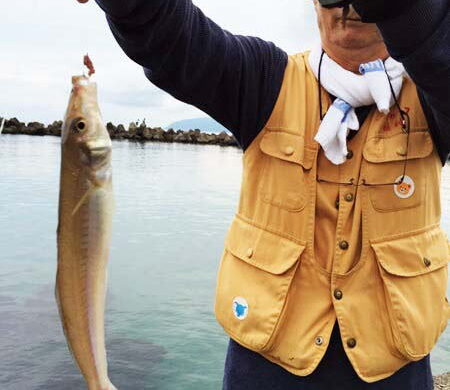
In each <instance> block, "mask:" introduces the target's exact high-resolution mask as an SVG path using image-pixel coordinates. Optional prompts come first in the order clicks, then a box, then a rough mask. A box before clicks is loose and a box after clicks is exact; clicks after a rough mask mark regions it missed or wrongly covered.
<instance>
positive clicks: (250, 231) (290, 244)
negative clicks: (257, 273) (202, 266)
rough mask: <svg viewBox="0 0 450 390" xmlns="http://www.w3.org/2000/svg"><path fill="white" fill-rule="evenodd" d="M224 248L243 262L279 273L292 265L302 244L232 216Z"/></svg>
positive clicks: (296, 259) (302, 246) (299, 253)
mask: <svg viewBox="0 0 450 390" xmlns="http://www.w3.org/2000/svg"><path fill="white" fill-rule="evenodd" d="M226 249H227V250H228V251H230V252H231V253H232V254H233V255H234V256H235V257H238V258H239V259H241V260H242V261H244V262H246V263H247V264H250V265H252V266H254V267H256V268H259V269H261V270H263V271H266V272H269V273H271V274H274V275H281V274H283V273H285V272H286V271H288V270H289V269H291V268H292V267H293V265H294V264H296V262H297V261H298V259H299V258H300V255H301V254H302V252H303V250H304V249H305V246H304V245H302V244H299V243H297V242H294V241H292V240H289V239H287V238H284V237H281V236H279V235H278V234H274V233H271V232H269V231H267V230H264V229H260V228H258V227H256V226H254V225H251V224H249V223H247V222H245V221H243V220H242V219H240V218H238V217H236V218H235V219H234V220H233V222H232V224H231V227H230V229H229V231H228V235H227V238H226Z"/></svg>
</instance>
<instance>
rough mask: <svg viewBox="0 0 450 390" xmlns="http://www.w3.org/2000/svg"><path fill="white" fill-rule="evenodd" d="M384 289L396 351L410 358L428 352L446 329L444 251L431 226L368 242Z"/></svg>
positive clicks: (442, 238)
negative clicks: (422, 230) (392, 237)
mask: <svg viewBox="0 0 450 390" xmlns="http://www.w3.org/2000/svg"><path fill="white" fill-rule="evenodd" d="M372 248H373V250H374V251H375V254H376V258H377V261H378V265H379V269H380V273H381V278H382V281H383V285H384V291H385V297H386V304H387V308H388V313H389V318H390V322H391V328H392V332H393V334H394V343H395V344H396V345H395V347H396V349H397V350H398V351H399V352H400V353H401V354H402V355H403V356H404V357H405V358H407V359H409V360H419V359H421V358H423V357H424V356H426V355H427V354H429V352H430V351H431V349H432V348H433V347H434V345H435V344H436V342H437V340H438V339H439V336H440V335H441V334H442V332H443V331H444V329H445V327H446V325H447V313H446V310H447V308H446V307H447V302H446V290H447V282H448V267H447V263H448V261H449V250H448V242H447V238H446V235H445V233H444V232H443V231H442V230H441V229H440V228H439V227H435V228H432V229H431V230H427V231H424V232H422V233H419V234H414V235H412V236H407V237H402V238H396V239H393V240H387V241H381V242H372Z"/></svg>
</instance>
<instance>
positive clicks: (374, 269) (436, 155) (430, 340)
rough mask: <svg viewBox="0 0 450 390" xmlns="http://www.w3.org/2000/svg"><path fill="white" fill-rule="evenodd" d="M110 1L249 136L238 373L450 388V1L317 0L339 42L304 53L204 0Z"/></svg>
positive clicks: (281, 384) (180, 81) (117, 28)
mask: <svg viewBox="0 0 450 390" xmlns="http://www.w3.org/2000/svg"><path fill="white" fill-rule="evenodd" d="M79 1H80V2H85V0H79ZM97 2H98V4H99V5H100V7H102V9H103V10H104V11H105V12H106V15H107V19H108V22H109V24H110V27H111V29H112V31H113V34H114V36H115V38H116V39H117V41H118V43H119V44H120V45H121V47H122V48H123V50H124V51H125V52H126V54H127V55H128V56H129V57H130V58H132V59H133V60H134V61H136V62H137V63H139V64H140V65H142V66H143V67H144V71H145V74H146V76H147V77H148V79H149V80H150V81H151V82H153V83H154V84H155V85H157V86H158V87H160V88H162V89H164V90H165V91H167V92H169V93H170V94H172V95H173V96H175V97H176V98H178V99H180V100H182V101H184V102H187V103H190V104H193V105H195V106H197V107H198V108H200V109H202V110H203V111H205V112H206V113H208V114H209V115H211V116H212V117H213V118H215V119H216V120H218V121H219V122H221V123H222V124H223V125H225V126H226V127H227V128H228V129H230V130H231V131H232V132H233V134H234V135H235V137H236V139H237V140H238V142H239V144H240V145H241V147H242V148H243V150H244V176H243V183H242V193H241V198H240V204H239V209H238V213H237V215H236V217H235V219H234V220H233V223H232V225H231V227H230V229H229V232H228V236H227V239H226V248H225V250H224V252H223V257H222V261H221V267H220V271H219V276H218V285H217V297H216V316H217V318H218V320H219V322H220V324H221V325H222V326H223V327H224V329H225V330H226V331H227V333H228V334H229V335H230V336H231V338H232V341H230V345H229V349H228V355H227V361H226V367H225V377H224V389H226V390H230V389H231V390H240V389H258V390H265V389H271V390H274V389H283V390H285V389H298V390H312V389H314V390H320V389H345V390H348V389H352V390H353V389H379V390H386V389H389V390H390V389H395V390H401V389H404V390H414V389H415V390H428V389H432V386H433V384H432V377H431V370H430V361H429V352H430V350H431V349H432V347H433V346H434V345H435V343H436V341H437V340H438V338H439V336H440V334H441V333H442V332H443V330H444V328H445V327H446V325H447V320H448V318H449V316H450V308H449V306H448V303H447V301H446V299H445V293H446V287H447V262H448V259H449V252H448V242H447V238H446V235H445V233H444V232H443V231H442V229H441V228H440V227H439V221H440V197H439V184H440V171H441V168H442V165H443V164H445V161H446V159H447V157H448V154H449V151H450V115H449V113H448V111H447V108H448V107H449V104H450V13H449V7H448V0H416V1H413V0H407V1H403V2H396V4H391V3H392V2H388V1H386V0H370V1H369V0H366V1H364V0H358V1H356V2H355V3H354V7H355V9H353V8H351V9H350V11H349V13H348V12H347V8H344V9H342V8H324V7H322V6H321V5H320V4H319V3H318V2H317V1H316V2H315V6H316V11H317V16H318V22H319V27H320V32H321V41H322V44H321V46H318V47H316V48H315V49H314V50H312V51H311V53H304V54H303V53H302V54H298V55H295V56H288V55H287V54H286V53H284V52H283V51H282V50H281V49H279V48H277V47H276V46H275V45H273V44H272V43H270V42H265V41H262V40H260V39H258V38H254V37H244V36H237V35H232V34H230V33H229V32H227V31H225V30H222V29H221V28H220V27H219V26H217V25H216V24H215V23H214V22H212V21H211V20H210V19H208V18H207V17H205V16H204V15H203V13H202V12H201V11H200V10H199V9H198V8H197V7H195V6H194V5H193V4H192V2H191V1H190V0H130V1H127V2H124V1H119V0H97ZM274 6H276V4H274ZM347 13H348V14H347ZM346 14H347V15H346ZM361 16H362V19H363V21H364V22H376V23H377V24H373V23H363V21H362V20H361ZM386 44H387V46H386ZM388 49H389V51H390V53H391V55H393V56H394V57H395V58H396V59H397V60H399V61H401V62H402V63H403V65H404V67H405V68H406V71H407V72H408V74H406V71H405V69H404V68H403V66H402V65H401V64H400V63H399V62H396V61H395V60H394V59H392V58H389V54H388ZM411 79H412V80H413V81H414V83H415V84H414V83H413V81H412V80H411Z"/></svg>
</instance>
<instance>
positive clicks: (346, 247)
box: [339, 241, 350, 251]
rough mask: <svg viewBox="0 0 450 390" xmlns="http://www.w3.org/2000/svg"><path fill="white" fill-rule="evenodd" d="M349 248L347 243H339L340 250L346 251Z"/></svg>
mask: <svg viewBox="0 0 450 390" xmlns="http://www.w3.org/2000/svg"><path fill="white" fill-rule="evenodd" d="M349 246H350V245H349V243H348V242H347V241H341V242H340V243H339V248H341V249H342V250H344V251H345V250H347V249H348V247H349Z"/></svg>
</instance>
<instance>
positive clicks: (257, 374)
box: [223, 325, 433, 390]
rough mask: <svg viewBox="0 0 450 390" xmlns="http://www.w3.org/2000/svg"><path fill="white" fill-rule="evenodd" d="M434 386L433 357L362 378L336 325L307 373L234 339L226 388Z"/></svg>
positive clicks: (415, 389) (393, 389) (390, 389)
mask: <svg viewBox="0 0 450 390" xmlns="http://www.w3.org/2000/svg"><path fill="white" fill-rule="evenodd" d="M253 389H254V390H433V377H432V375H431V366H430V357H429V356H427V357H425V358H424V359H422V360H420V361H418V362H412V363H409V364H408V365H406V366H404V367H403V368H401V369H400V370H399V371H397V372H396V373H395V374H394V375H392V376H390V377H389V378H386V379H383V380H381V381H378V382H375V383H366V382H364V381H363V380H361V379H360V378H359V377H358V376H357V374H356V372H355V371H354V369H353V367H352V366H351V364H350V361H349V360H348V358H347V355H346V354H345V351H344V348H343V346H342V342H341V339H340V336H339V328H338V326H337V325H335V327H334V329H333V333H332V337H331V340H330V345H329V346H328V349H327V352H326V354H325V356H324V357H323V359H322V361H321V362H320V364H319V366H318V367H317V368H316V370H315V371H314V372H313V373H312V374H310V375H308V376H305V377H300V376H296V375H293V374H291V373H290V372H288V371H286V370H284V369H283V368H282V367H280V366H278V365H276V364H274V363H271V362H269V361H268V360H266V359H264V358H263V357H262V356H261V355H259V354H257V353H255V352H253V351H250V350H248V349H246V348H244V347H242V346H241V345H239V344H237V343H236V342H235V341H233V340H230V344H229V346H228V353H227V358H226V362H225V376H224V380H223V390H253Z"/></svg>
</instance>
